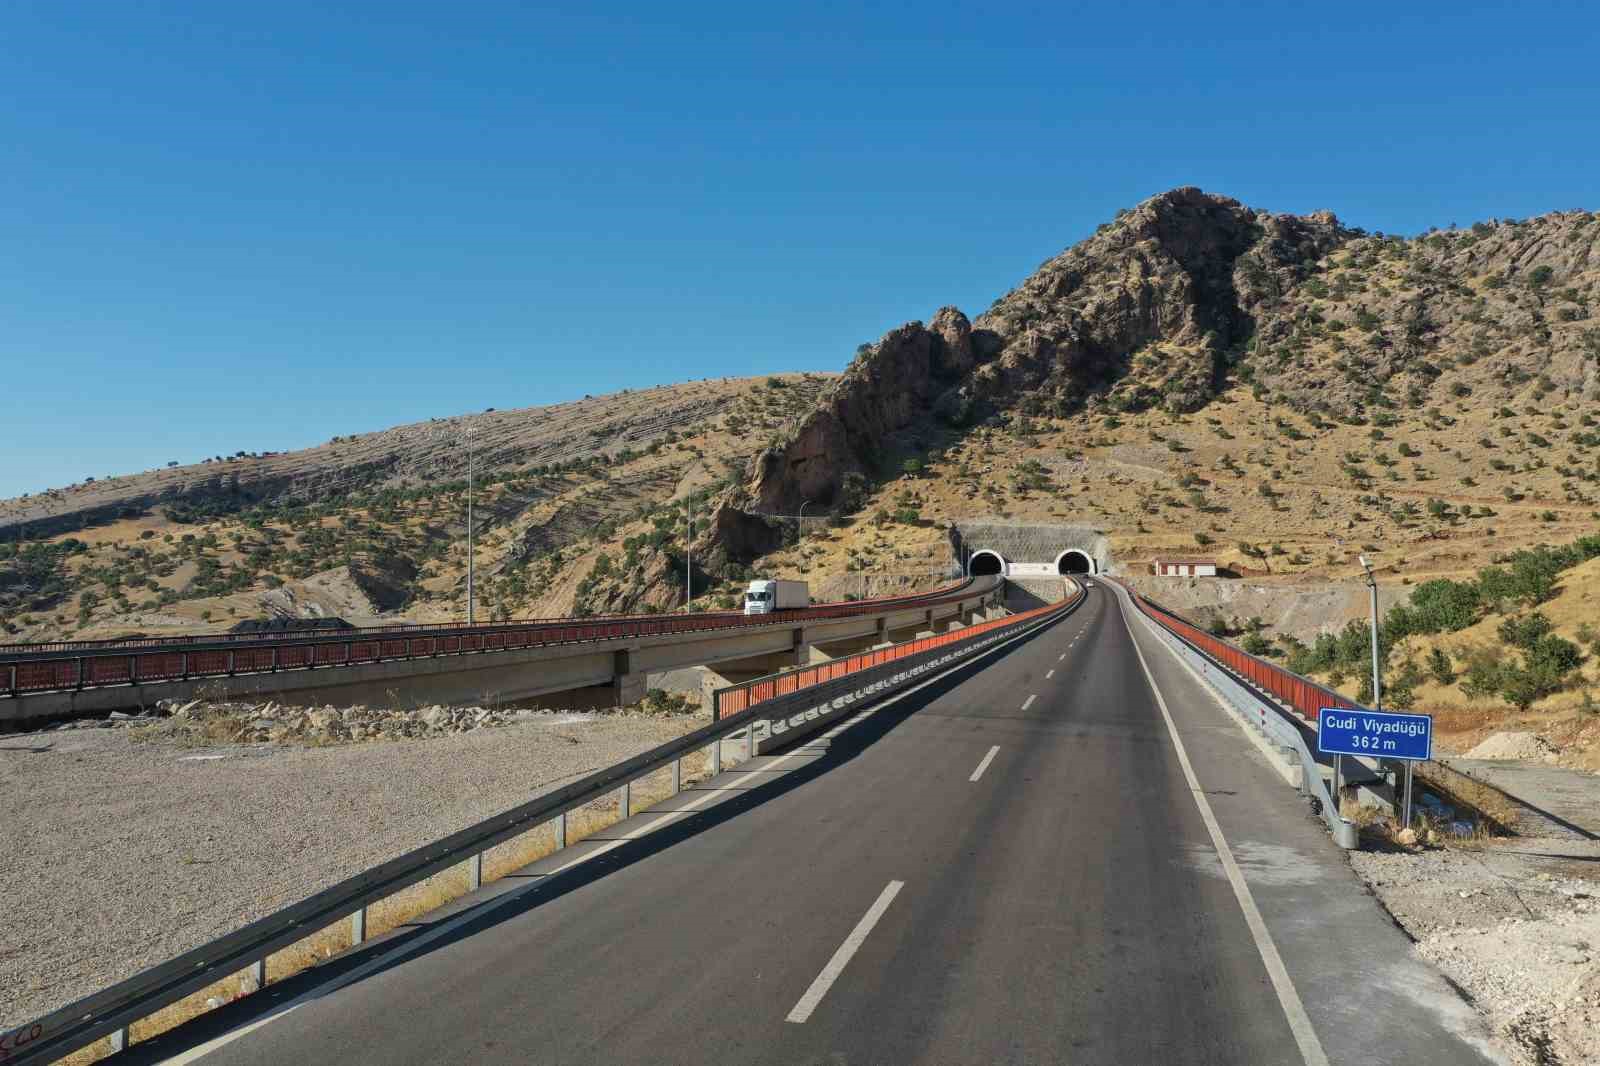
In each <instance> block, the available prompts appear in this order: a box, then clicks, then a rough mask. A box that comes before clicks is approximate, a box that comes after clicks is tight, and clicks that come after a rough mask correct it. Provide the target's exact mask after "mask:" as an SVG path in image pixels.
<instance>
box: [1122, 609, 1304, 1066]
mask: <svg viewBox="0 0 1600 1066" xmlns="http://www.w3.org/2000/svg"><path fill="white" fill-rule="evenodd" d="M1117 601H1118V610H1119V612H1120V613H1121V615H1122V625H1123V627H1124V628H1125V629H1127V631H1128V640H1129V641H1130V642H1131V643H1132V644H1133V652H1134V654H1135V655H1137V656H1138V657H1139V666H1140V667H1141V668H1142V669H1143V670H1144V676H1145V680H1147V681H1149V682H1150V691H1151V692H1152V693H1153V694H1154V695H1155V698H1156V706H1157V707H1159V708H1161V717H1162V719H1163V720H1164V721H1165V722H1166V723H1167V736H1168V737H1170V738H1171V739H1172V747H1173V750H1174V751H1176V752H1177V754H1178V765H1179V766H1181V767H1182V768H1183V777H1184V780H1185V781H1187V782H1188V784H1189V794H1190V795H1192V796H1193V797H1194V802H1195V806H1196V807H1198V808H1200V818H1201V820H1202V821H1204V822H1205V824H1206V832H1207V833H1209V834H1210V836H1211V846H1212V847H1214V848H1215V849H1216V851H1217V858H1218V859H1220V860H1221V861H1222V869H1223V871H1224V872H1225V873H1227V875H1228V884H1230V885H1231V886H1233V895H1234V898H1235V899H1237V900H1238V901H1239V909H1240V910H1242V911H1243V912H1244V920H1245V924H1246V925H1248V926H1249V927H1250V935H1251V937H1253V938H1254V939H1255V942H1256V951H1258V952H1259V953H1260V954H1261V962H1262V964H1263V965H1265V966H1266V968H1267V976H1268V977H1269V978H1271V980H1272V989H1273V991H1274V992H1276V993H1277V994H1278V1004H1279V1006H1281V1007H1282V1008H1283V1014H1284V1018H1285V1020H1287V1021H1288V1023H1289V1031H1290V1032H1291V1033H1293V1034H1294V1040H1295V1043H1296V1044H1298V1045H1299V1046H1300V1057H1301V1058H1302V1059H1304V1060H1305V1063H1306V1066H1328V1055H1327V1053H1326V1052H1325V1051H1323V1050H1322V1042H1321V1041H1320V1040H1318V1039H1317V1031H1316V1029H1315V1028H1314V1027H1313V1026H1312V1024H1311V1016H1310V1015H1309V1014H1307V1013H1306V1007H1305V1004H1304V1003H1302V1002H1301V1000H1300V993H1299V992H1297V991H1296V990H1295V987H1294V981H1293V980H1291V979H1290V977H1289V971H1288V969H1287V968H1286V967H1285V966H1284V965H1283V957H1282V956H1281V955H1279V954H1278V946H1277V944H1275V943H1273V940H1272V933H1271V932H1270V931H1268V929H1267V923H1266V921H1265V920H1263V919H1262V917H1261V910H1260V909H1259V908H1258V907H1257V906H1256V900H1255V897H1254V896H1252V895H1251V894H1250V886H1249V885H1247V884H1246V883H1245V880H1244V874H1243V873H1241V872H1240V871H1239V864H1238V862H1237V861H1235V859H1234V857H1233V849H1232V848H1230V847H1229V846H1228V841H1227V839H1226V838H1225V837H1224V836H1223V835H1222V826H1221V824H1220V823H1219V822H1218V821H1217V816H1216V815H1215V814H1214V813H1212V810H1211V803H1210V801H1209V800H1207V799H1206V794H1205V793H1204V792H1203V791H1201V789H1200V779H1199V778H1198V777H1197V776H1195V772H1194V766H1193V765H1192V764H1190V762H1189V753H1188V751H1187V750H1186V749H1185V748H1184V746H1183V738H1182V737H1180V736H1178V726H1177V723H1175V722H1174V721H1173V720H1172V712H1171V711H1169V710H1167V701H1166V698H1165V697H1163V696H1162V695H1161V689H1160V688H1158V687H1157V686H1156V678H1155V675H1154V674H1152V673H1151V672H1150V664H1149V663H1148V662H1146V661H1145V657H1144V651H1143V650H1142V649H1141V648H1140V647H1139V641H1138V639H1137V638H1136V637H1135V636H1134V635H1133V624H1132V623H1131V622H1129V621H1128V612H1127V609H1126V604H1127V600H1126V599H1125V598H1123V597H1121V596H1118V597H1117Z"/></svg>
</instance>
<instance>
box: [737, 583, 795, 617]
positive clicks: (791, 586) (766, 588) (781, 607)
mask: <svg viewBox="0 0 1600 1066" xmlns="http://www.w3.org/2000/svg"><path fill="white" fill-rule="evenodd" d="M810 605H811V596H810V593H809V590H808V589H807V588H806V583H805V582H804V581H772V580H769V579H766V578H757V579H756V580H754V581H752V582H750V587H749V588H747V589H745V592H744V613H745V614H771V613H772V612H774V611H792V610H796V609H799V608H801V607H809V606H810Z"/></svg>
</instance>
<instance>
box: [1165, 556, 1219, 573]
mask: <svg viewBox="0 0 1600 1066" xmlns="http://www.w3.org/2000/svg"><path fill="white" fill-rule="evenodd" d="M1150 572H1151V573H1152V574H1159V575H1160V576H1162V577H1216V576H1217V561H1216V560H1215V559H1172V558H1166V559H1153V560H1151V562H1150Z"/></svg>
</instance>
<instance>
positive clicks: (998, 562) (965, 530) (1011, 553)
mask: <svg viewBox="0 0 1600 1066" xmlns="http://www.w3.org/2000/svg"><path fill="white" fill-rule="evenodd" d="M950 542H951V547H952V549H953V550H954V552H955V555H956V562H957V563H959V564H960V566H961V571H962V573H964V574H967V575H969V576H973V577H978V576H982V575H985V574H996V575H999V576H1000V577H1004V578H1020V577H1059V576H1062V575H1069V574H1102V573H1105V572H1106V571H1107V570H1109V569H1110V565H1111V559H1110V552H1109V544H1108V542H1107V540H1106V537H1105V535H1104V534H1103V533H1101V532H1100V531H1099V530H1097V529H1093V528H1090V527H1086V526H1070V525H1029V524H1023V523H1014V522H995V521H973V522H958V523H956V524H955V525H954V526H952V527H951V530H950Z"/></svg>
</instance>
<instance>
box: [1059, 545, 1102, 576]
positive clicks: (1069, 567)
mask: <svg viewBox="0 0 1600 1066" xmlns="http://www.w3.org/2000/svg"><path fill="white" fill-rule="evenodd" d="M1094 572H1095V566H1094V558H1093V557H1092V556H1090V555H1089V553H1088V552H1081V551H1079V550H1078V549H1076V548H1068V549H1067V550H1066V551H1064V552H1062V553H1061V554H1060V555H1058V556H1056V573H1058V574H1092V573H1094Z"/></svg>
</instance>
